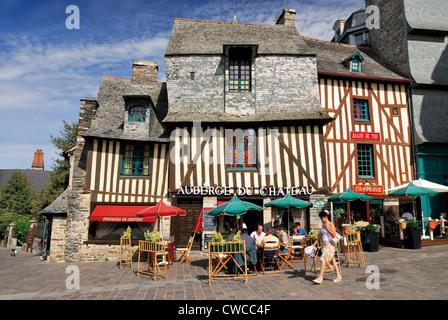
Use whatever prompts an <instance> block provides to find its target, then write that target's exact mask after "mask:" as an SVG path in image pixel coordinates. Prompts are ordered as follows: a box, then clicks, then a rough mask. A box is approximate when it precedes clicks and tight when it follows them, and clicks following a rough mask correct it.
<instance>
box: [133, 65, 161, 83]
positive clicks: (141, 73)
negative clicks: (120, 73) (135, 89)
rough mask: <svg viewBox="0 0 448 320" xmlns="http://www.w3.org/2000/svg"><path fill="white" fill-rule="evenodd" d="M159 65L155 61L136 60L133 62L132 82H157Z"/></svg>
mask: <svg viewBox="0 0 448 320" xmlns="http://www.w3.org/2000/svg"><path fill="white" fill-rule="evenodd" d="M158 70H159V66H158V65H157V63H155V62H154V61H147V60H134V61H133V62H132V82H133V83H137V84H151V83H155V82H157V73H158Z"/></svg>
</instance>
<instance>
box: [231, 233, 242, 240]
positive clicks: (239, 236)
mask: <svg viewBox="0 0 448 320" xmlns="http://www.w3.org/2000/svg"><path fill="white" fill-rule="evenodd" d="M232 241H233V242H240V241H241V231H238V232H237V233H236V235H235V236H234V237H233V240H232Z"/></svg>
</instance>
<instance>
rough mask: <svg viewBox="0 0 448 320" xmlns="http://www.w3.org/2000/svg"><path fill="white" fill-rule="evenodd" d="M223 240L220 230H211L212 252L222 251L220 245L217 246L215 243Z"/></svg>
mask: <svg viewBox="0 0 448 320" xmlns="http://www.w3.org/2000/svg"><path fill="white" fill-rule="evenodd" d="M222 242H224V238H223V236H222V234H221V232H216V231H213V234H212V244H211V245H210V251H212V252H219V251H221V252H222V246H219V245H217V244H219V243H222Z"/></svg>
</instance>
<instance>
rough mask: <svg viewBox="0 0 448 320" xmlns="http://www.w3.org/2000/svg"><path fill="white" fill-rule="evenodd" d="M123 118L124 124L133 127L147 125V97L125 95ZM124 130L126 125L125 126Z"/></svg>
mask: <svg viewBox="0 0 448 320" xmlns="http://www.w3.org/2000/svg"><path fill="white" fill-rule="evenodd" d="M123 98H124V101H125V118H124V121H125V123H126V124H129V125H131V127H135V126H134V125H137V126H138V124H144V123H149V121H148V120H149V117H150V106H151V99H150V97H149V96H147V95H125V96H123ZM125 130H126V125H125Z"/></svg>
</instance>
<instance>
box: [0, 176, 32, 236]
mask: <svg viewBox="0 0 448 320" xmlns="http://www.w3.org/2000/svg"><path fill="white" fill-rule="evenodd" d="M34 196H35V194H34V191H33V190H32V189H31V187H30V183H29V182H28V178H27V177H26V176H25V175H24V174H23V173H22V172H21V171H19V170H14V171H13V173H12V174H11V176H10V177H9V179H8V182H7V184H6V185H5V187H4V188H3V189H1V191H0V208H1V209H0V210H1V211H0V228H1V230H3V229H5V228H6V227H7V226H8V225H9V224H10V223H11V222H12V221H15V220H16V219H18V218H19V217H23V216H29V215H30V214H31V213H32V209H33V200H34Z"/></svg>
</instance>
